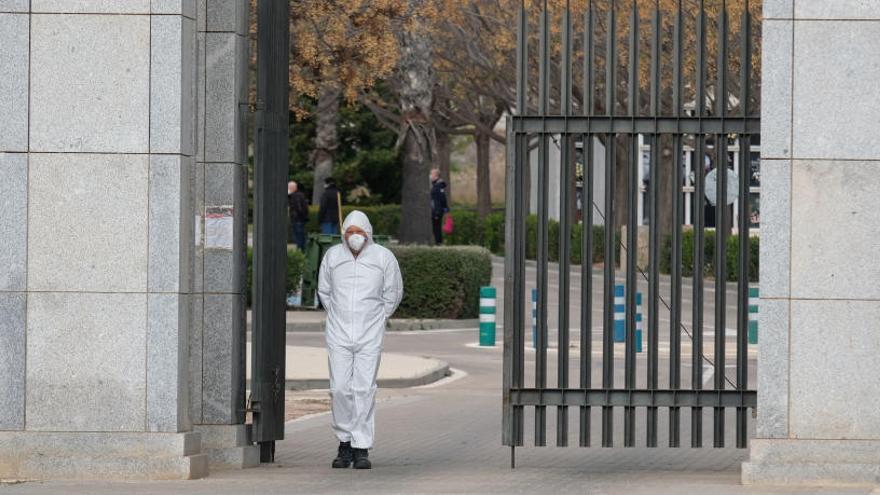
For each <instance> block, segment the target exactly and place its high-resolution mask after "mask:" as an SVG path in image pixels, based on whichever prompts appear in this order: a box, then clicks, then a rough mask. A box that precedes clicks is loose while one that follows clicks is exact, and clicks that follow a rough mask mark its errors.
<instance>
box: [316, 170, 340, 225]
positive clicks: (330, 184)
mask: <svg viewBox="0 0 880 495" xmlns="http://www.w3.org/2000/svg"><path fill="white" fill-rule="evenodd" d="M339 203H340V197H339V189H336V180H335V179H334V178H333V177H327V178H326V179H324V195H323V196H321V205H320V206H319V208H318V221H319V222H321V233H322V234H338V233H339Z"/></svg>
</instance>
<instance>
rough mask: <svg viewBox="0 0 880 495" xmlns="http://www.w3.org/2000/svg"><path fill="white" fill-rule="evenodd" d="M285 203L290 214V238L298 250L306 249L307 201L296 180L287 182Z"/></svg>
mask: <svg viewBox="0 0 880 495" xmlns="http://www.w3.org/2000/svg"><path fill="white" fill-rule="evenodd" d="M287 204H288V206H289V209H288V213H289V214H290V240H291V242H293V243H294V244H296V247H298V248H299V250H300V251H305V249H306V223H308V221H309V203H308V201H306V197H305V195H304V194H303V193H301V192H300V191H299V186H298V185H297V183H296V182H294V181H290V182H288V183H287Z"/></svg>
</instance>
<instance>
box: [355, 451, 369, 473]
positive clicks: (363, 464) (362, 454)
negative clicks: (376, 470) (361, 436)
mask: <svg viewBox="0 0 880 495" xmlns="http://www.w3.org/2000/svg"><path fill="white" fill-rule="evenodd" d="M352 450H353V451H354V468H355V469H372V468H373V464H372V463H370V460H369V459H367V456H368V455H369V454H368V453H367V449H352Z"/></svg>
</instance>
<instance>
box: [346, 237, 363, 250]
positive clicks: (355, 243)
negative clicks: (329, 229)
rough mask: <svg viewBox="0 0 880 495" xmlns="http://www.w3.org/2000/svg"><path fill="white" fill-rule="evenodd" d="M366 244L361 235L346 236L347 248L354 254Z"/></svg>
mask: <svg viewBox="0 0 880 495" xmlns="http://www.w3.org/2000/svg"><path fill="white" fill-rule="evenodd" d="M366 242H367V238H366V237H364V236H362V235H361V234H352V235H350V236H348V247H350V248H351V250H352V251H354V252H360V250H361V249H363V247H364V244H366Z"/></svg>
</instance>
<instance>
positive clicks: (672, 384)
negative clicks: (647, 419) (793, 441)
mask: <svg viewBox="0 0 880 495" xmlns="http://www.w3.org/2000/svg"><path fill="white" fill-rule="evenodd" d="M682 21H683V12H682V6H681V0H679V1H678V9H677V11H676V14H675V26H674V27H673V41H672V43H673V47H672V53H673V61H672V114H673V115H674V116H675V117H677V118H679V119H680V118H681V89H682V88H681V82H682V77H681V74H682V70H681V69H682V67H681V63H682V56H681V51H682ZM672 150H673V153H674V157H673V161H672V184H673V189H672V194H673V196H672V211H673V216H672V260H671V265H672V269H671V271H670V279H671V288H670V292H671V294H670V295H671V299H672V303H671V307H670V315H669V320H670V325H669V388H670V389H671V390H678V389H679V388H681V303H682V292H681V239H682V231H681V229H682V225H683V224H684V204H683V201H682V200H683V198H682V135H681V133H676V134H675V135H674V136H673V138H672ZM680 445H681V409H680V408H678V407H671V408H669V446H670V447H679V446H680Z"/></svg>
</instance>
